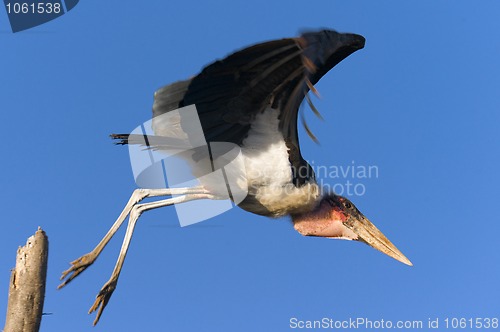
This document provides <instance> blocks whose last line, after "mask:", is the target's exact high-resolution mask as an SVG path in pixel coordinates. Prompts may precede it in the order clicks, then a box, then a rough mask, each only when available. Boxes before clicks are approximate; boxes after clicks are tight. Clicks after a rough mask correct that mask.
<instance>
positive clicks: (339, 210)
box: [292, 194, 413, 266]
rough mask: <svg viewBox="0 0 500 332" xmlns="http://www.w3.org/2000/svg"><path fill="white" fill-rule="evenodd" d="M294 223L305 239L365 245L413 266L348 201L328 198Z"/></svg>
mask: <svg viewBox="0 0 500 332" xmlns="http://www.w3.org/2000/svg"><path fill="white" fill-rule="evenodd" d="M292 219H293V223H294V227H295V229H296V230H297V231H298V232H299V233H301V234H302V235H305V236H320V237H326V238H332V239H344V240H354V241H360V242H364V243H366V244H368V245H369V246H371V247H373V248H375V249H377V250H379V251H381V252H383V253H384V254H386V255H389V256H390V257H392V258H394V259H396V260H398V261H400V262H402V263H404V264H407V265H410V266H412V265H413V264H412V263H411V262H410V260H408V258H406V257H405V255H403V253H401V251H399V250H398V248H396V246H395V245H393V244H392V243H391V241H389V239H387V238H386V237H385V235H384V234H382V232H381V231H379V230H378V229H377V227H375V226H374V225H373V224H372V223H371V222H370V221H369V220H368V219H367V218H366V217H365V216H364V215H363V214H362V213H361V212H360V211H359V210H358V209H357V208H356V206H354V204H353V203H352V202H351V201H350V200H348V199H347V198H345V197H342V196H338V195H335V194H327V195H325V196H323V198H322V199H321V201H320V203H319V205H318V206H317V207H316V208H315V209H314V210H313V211H310V212H306V213H301V214H296V215H293V216H292Z"/></svg>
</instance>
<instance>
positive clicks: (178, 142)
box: [109, 134, 192, 150]
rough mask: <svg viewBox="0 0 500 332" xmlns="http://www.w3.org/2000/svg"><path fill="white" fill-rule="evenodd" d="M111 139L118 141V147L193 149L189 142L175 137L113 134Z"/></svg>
mask: <svg viewBox="0 0 500 332" xmlns="http://www.w3.org/2000/svg"><path fill="white" fill-rule="evenodd" d="M109 137H111V139H114V140H116V141H115V144H116V145H127V144H128V145H130V144H134V145H142V146H146V147H147V149H152V150H175V149H181V150H185V149H189V148H192V145H190V144H189V141H186V140H185V139H180V138H175V137H165V136H158V135H138V134H111V135H109Z"/></svg>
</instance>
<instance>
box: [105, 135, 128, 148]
mask: <svg viewBox="0 0 500 332" xmlns="http://www.w3.org/2000/svg"><path fill="white" fill-rule="evenodd" d="M129 136H130V135H129V134H111V135H109V137H111V139H114V140H117V141H115V144H116V145H125V144H128V138H129Z"/></svg>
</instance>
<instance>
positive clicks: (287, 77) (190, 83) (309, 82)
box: [59, 30, 412, 325]
mask: <svg viewBox="0 0 500 332" xmlns="http://www.w3.org/2000/svg"><path fill="white" fill-rule="evenodd" d="M364 44H365V39H364V38H363V37H362V36H360V35H357V34H350V33H338V32H336V31H332V30H321V31H314V32H305V33H303V34H301V35H300V36H299V37H295V38H285V39H279V40H273V41H268V42H264V43H260V44H256V45H254V46H250V47H248V48H245V49H243V50H240V51H238V52H236V53H233V54H231V55H229V56H227V57H226V58H224V59H222V60H219V61H216V62H214V63H212V64H210V65H208V66H207V67H205V68H204V69H203V70H202V71H201V72H200V73H199V74H198V75H196V76H194V77H192V78H190V79H187V80H184V81H178V82H175V83H173V84H170V85H167V86H165V87H163V88H161V89H159V90H158V91H157V92H156V93H155V100H154V104H153V122H152V130H153V132H154V136H153V137H150V138H149V139H147V138H146V140H148V142H147V145H148V148H149V149H153V150H159V151H161V150H162V149H168V145H169V144H170V145H171V144H172V140H166V141H162V137H166V136H168V133H169V132H171V131H172V130H174V129H173V128H170V127H169V125H165V124H166V123H167V124H168V122H165V121H161V120H160V119H161V118H162V117H164V116H165V115H169V114H173V113H172V112H174V111H176V112H179V113H181V114H182V113H183V110H184V109H185V107H187V106H189V105H195V107H196V108H195V110H196V114H197V117H198V118H199V123H200V124H201V128H202V130H203V134H204V137H205V140H206V142H207V143H208V144H212V143H215V142H227V143H231V144H233V145H234V146H237V147H238V148H239V149H240V151H241V155H242V164H243V165H244V167H243V168H244V171H241V172H242V173H244V174H242V175H243V176H242V177H240V180H241V178H243V179H244V181H238V182H237V183H238V186H240V187H242V189H244V192H245V194H246V195H245V197H243V198H242V199H241V200H238V201H237V202H236V201H235V199H234V197H233V196H231V195H230V196H229V197H228V196H227V195H222V194H221V192H220V186H217V185H215V184H214V183H211V182H210V181H205V182H203V181H201V180H200V185H198V186H194V187H190V188H160V189H137V190H135V191H134V192H133V193H132V195H131V197H130V200H129V201H128V203H127V205H126V206H125V208H124V209H123V211H122V212H121V214H120V215H119V217H118V219H117V220H116V221H115V223H114V224H113V225H112V227H111V228H110V230H109V231H108V233H107V234H106V235H105V236H104V238H103V239H102V240H101V242H100V243H99V244H98V245H97V246H96V247H95V248H94V249H93V250H92V251H91V252H89V253H88V254H86V255H83V256H82V257H80V258H78V259H77V260H75V261H73V262H71V267H70V268H69V269H68V270H66V271H64V272H63V274H62V277H61V280H64V281H63V282H62V283H61V285H59V288H61V287H64V286H65V285H67V284H68V283H69V282H70V281H72V280H73V279H74V278H75V277H76V276H78V275H79V274H80V273H82V272H83V271H84V270H85V269H86V268H88V267H89V266H90V265H91V264H93V263H94V261H95V260H96V259H97V257H98V256H99V254H100V253H101V252H102V250H103V249H104V247H105V246H106V245H107V243H108V242H109V240H110V239H111V238H112V237H113V235H114V234H115V233H116V231H117V230H118V229H119V227H120V226H121V225H122V224H123V222H124V221H125V219H126V218H127V216H128V217H129V221H128V226H127V230H126V233H125V238H124V240H123V244H122V247H121V250H120V253H119V257H118V260H117V262H116V265H115V268H114V270H113V272H112V275H111V278H110V279H109V280H108V282H106V284H105V285H104V286H103V287H102V289H101V290H100V292H99V293H98V295H97V296H96V300H95V302H94V304H93V306H92V307H91V308H90V310H89V313H91V312H93V311H97V315H96V318H95V321H94V325H95V324H96V323H97V322H98V321H99V318H100V317H101V314H102V312H103V310H104V308H105V306H106V305H107V303H108V301H109V299H110V297H111V295H112V293H113V291H114V290H115V288H116V285H117V282H118V277H119V275H120V271H121V268H122V266H123V262H124V260H125V256H126V254H127V250H128V247H129V244H130V241H131V238H132V234H133V232H134V227H135V225H136V222H137V220H138V218H139V216H140V215H141V214H142V213H143V212H145V211H148V210H152V209H156V208H160V207H164V206H170V205H173V204H181V203H184V202H188V201H194V200H199V199H212V200H218V199H227V198H229V199H232V200H233V201H235V203H237V205H238V206H239V207H240V208H242V209H244V210H246V211H248V212H251V213H255V214H259V215H264V216H269V217H273V218H278V217H282V216H287V215H288V216H290V217H291V219H292V222H293V224H294V228H295V229H296V230H297V231H298V232H299V233H301V234H302V235H305V236H317V237H326V238H338V239H346V240H355V241H360V242H364V243H366V244H368V245H369V246H371V247H373V248H375V249H377V250H379V251H381V252H383V253H385V254H387V255H389V256H390V257H392V258H394V259H396V260H398V261H400V262H402V263H404V264H407V265H410V266H411V265H412V263H411V262H410V261H409V260H408V258H406V257H405V256H404V255H403V254H402V253H401V252H400V251H399V250H398V249H397V248H396V247H395V246H394V245H393V244H392V243H391V242H390V241H389V240H388V239H387V238H386V237H385V236H384V235H383V234H382V233H381V232H380V231H379V230H378V229H377V228H376V227H375V226H374V225H373V224H372V223H371V222H370V221H369V220H368V219H367V218H366V217H365V216H364V215H363V214H362V213H361V212H360V211H359V210H358V209H357V208H356V207H355V206H354V204H353V203H352V202H351V201H350V200H349V199H347V198H345V197H342V196H339V195H337V194H335V193H334V192H331V191H328V190H326V189H324V188H322V187H321V186H320V185H319V184H318V183H317V181H316V179H315V176H314V171H313V169H312V167H311V166H310V165H309V164H308V163H307V162H306V161H305V160H304V159H303V158H302V155H301V151H300V145H299V137H298V128H297V127H298V126H297V122H298V116H299V108H300V105H301V104H302V102H303V100H304V99H306V101H307V103H308V104H309V105H310V107H311V109H312V110H313V111H315V112H317V111H316V109H315V108H314V105H312V103H311V101H310V99H309V97H308V93H309V91H311V92H313V93H316V89H315V88H314V85H315V84H316V83H317V82H318V81H319V80H320V79H321V78H322V77H323V76H324V75H325V74H326V73H327V72H328V71H329V70H330V69H332V68H333V67H334V66H336V65H337V64H338V63H339V62H341V61H342V60H343V59H345V58H346V57H348V56H349V55H350V54H352V53H354V52H355V51H357V50H359V49H362V48H363V47H364ZM155 120H156V121H155ZM185 125H186V124H184V127H185ZM304 125H305V123H304ZM174 127H175V126H174ZM180 127H183V125H180V126H179V123H178V125H177V126H176V128H177V129H179V128H180ZM305 129H306V132H307V133H308V134H309V135H310V136H312V137H313V139H314V136H313V135H312V133H311V132H310V130H309V128H308V127H307V126H306V125H305ZM174 131H175V130H174ZM181 131H182V128H181ZM111 136H112V138H114V139H117V140H118V144H143V145H144V142H145V141H144V138H142V140H141V137H135V136H140V135H128V134H117V135H115V134H114V135H111ZM198 152H199V151H198ZM189 157H190V158H195V159H196V160H197V162H199V161H200V160H202V161H203V160H209V161H210V162H212V164H213V162H214V161H216V160H215V159H217V156H214V155H212V154H203V153H201V154H200V153H197V152H196V151H195V152H194V153H192V154H191V155H190V156H189ZM194 172H195V171H194ZM240 175H241V174H240ZM218 187H219V188H218ZM224 188H226V186H224ZM148 197H149V198H151V197H169V198H165V199H159V200H157V201H153V202H147V203H141V201H142V200H143V199H145V198H148Z"/></svg>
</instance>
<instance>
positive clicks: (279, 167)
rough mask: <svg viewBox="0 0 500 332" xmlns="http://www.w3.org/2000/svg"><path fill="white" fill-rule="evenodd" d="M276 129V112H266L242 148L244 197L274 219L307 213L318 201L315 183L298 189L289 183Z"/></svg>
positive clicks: (289, 173) (282, 144) (281, 141)
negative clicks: (245, 177)
mask: <svg viewBox="0 0 500 332" xmlns="http://www.w3.org/2000/svg"><path fill="white" fill-rule="evenodd" d="M278 125H279V120H278V111H276V110H274V109H272V108H268V109H266V111H264V112H263V113H261V114H258V115H257V117H256V118H255V121H254V122H253V123H252V127H251V128H250V130H249V132H248V137H247V138H246V139H245V140H244V141H243V147H242V153H243V156H244V162H245V168H246V176H247V181H248V187H249V188H248V189H249V193H248V194H249V195H252V196H254V197H255V199H256V200H257V201H258V202H259V203H260V204H261V205H263V206H264V207H265V208H266V209H267V210H269V212H270V214H272V215H274V216H282V215H285V214H289V213H291V212H299V211H304V210H309V209H311V208H312V207H313V206H314V205H315V204H316V202H317V199H318V197H319V188H318V186H317V184H316V183H314V182H312V183H306V184H305V185H303V186H302V187H300V188H297V187H296V186H295V185H294V184H293V183H292V169H291V165H290V161H289V160H288V148H287V146H286V144H285V140H284V139H283V135H282V134H281V131H279V129H278Z"/></svg>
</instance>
